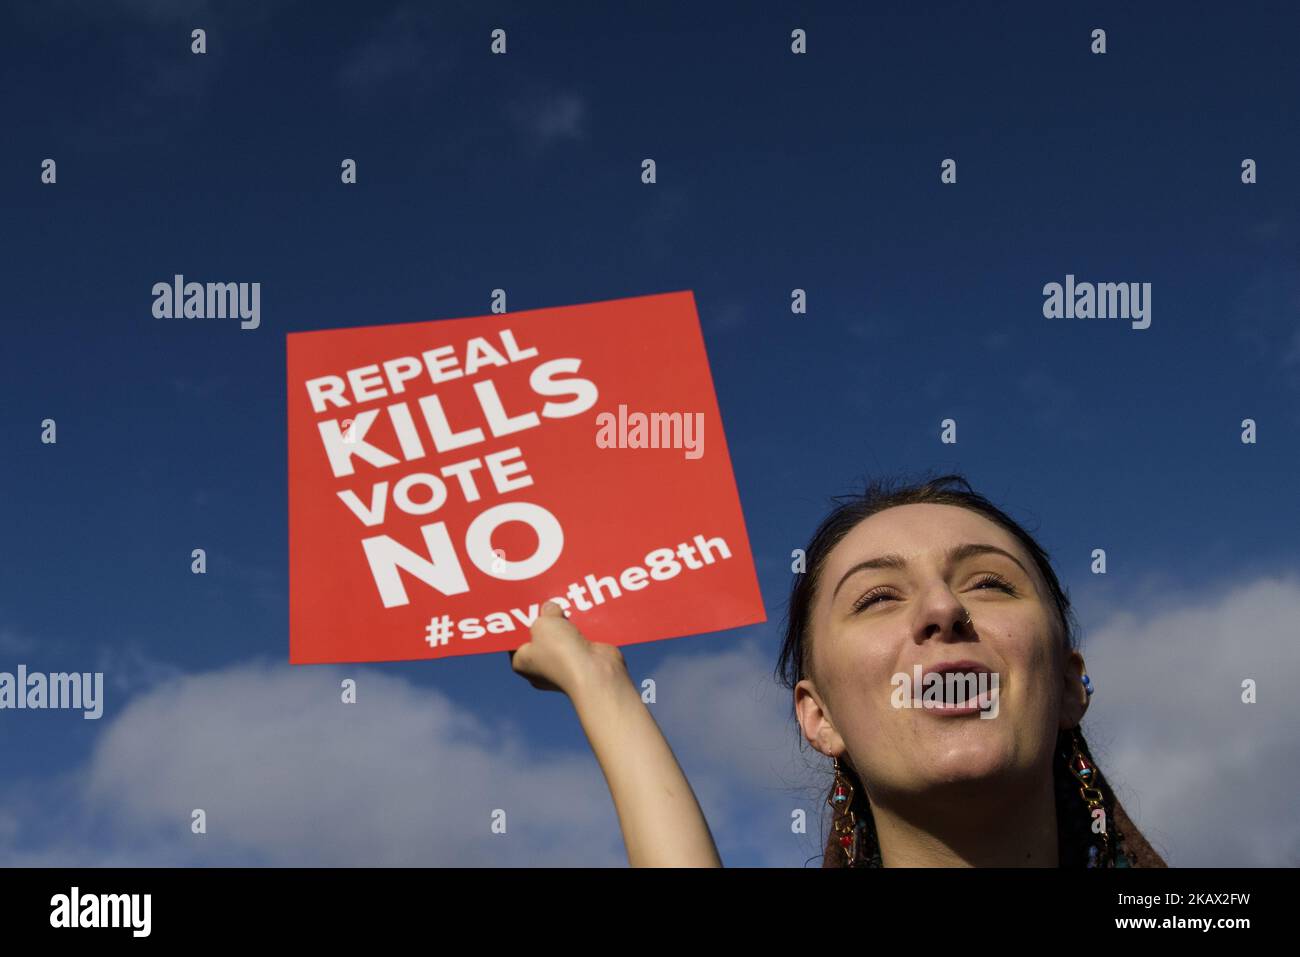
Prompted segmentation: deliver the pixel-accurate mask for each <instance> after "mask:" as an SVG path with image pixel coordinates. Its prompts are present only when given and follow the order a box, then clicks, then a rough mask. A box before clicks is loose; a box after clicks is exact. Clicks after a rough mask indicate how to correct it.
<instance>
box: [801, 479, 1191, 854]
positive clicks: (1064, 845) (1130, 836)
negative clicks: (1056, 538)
mask: <svg viewBox="0 0 1300 957" xmlns="http://www.w3.org/2000/svg"><path fill="white" fill-rule="evenodd" d="M952 486H956V487H952ZM833 501H834V502H835V503H836V507H835V508H834V509H833V510H832V511H831V513H830V514H829V515H827V516H826V518H825V519H823V520H822V523H821V525H819V526H818V527H817V531H816V532H814V533H813V536H812V540H811V541H810V542H809V543H808V547H807V548H805V549H804V562H805V565H804V570H803V571H802V572H797V573H796V574H795V578H794V584H793V585H792V587H791V591H790V602H789V606H788V608H787V612H786V627H785V639H784V641H783V643H782V645H781V654H780V657H779V659H778V661H777V667H776V670H777V677H778V679H779V680H780V681H781V683H782V684H784V685H785V686H786V688H788V689H790V690H791V691H793V690H794V687H795V685H796V684H798V683H799V681H801V680H802V679H803V678H805V677H806V676H807V674H808V672H809V666H810V664H811V661H812V656H811V649H812V642H811V638H810V635H809V616H810V613H811V609H812V605H813V599H814V597H815V596H816V594H817V588H818V585H819V584H820V579H821V575H822V572H823V570H824V568H825V564H826V558H827V556H828V555H829V554H830V552H831V550H832V549H834V548H835V546H836V545H837V544H838V543H839V542H840V540H841V539H843V538H844V536H845V535H847V534H848V533H849V532H850V531H851V530H852V529H854V528H855V527H856V526H857V525H858V524H859V523H860V522H862V521H863V520H864V519H866V518H867V517H869V516H871V515H875V514H876V513H877V512H881V511H884V510H885V509H887V508H893V507H894V506H897V505H913V504H920V503H925V504H933V505H956V506H959V507H961V508H966V509H970V510H971V511H973V512H977V513H978V514H980V515H983V516H984V517H985V518H987V519H989V520H990V521H992V522H994V523H996V524H997V525H999V526H1001V527H1002V528H1004V529H1006V530H1007V531H1008V532H1009V533H1011V534H1012V535H1014V536H1015V537H1016V540H1017V541H1019V542H1020V544H1021V545H1022V546H1023V547H1024V549H1025V551H1026V552H1027V553H1028V554H1029V557H1030V558H1031V559H1032V560H1033V562H1034V564H1035V565H1036V566H1037V568H1038V571H1039V573H1040V574H1041V575H1042V578H1043V580H1044V581H1045V582H1046V583H1047V591H1048V596H1049V598H1050V599H1051V605H1052V609H1051V610H1052V612H1053V616H1054V618H1055V620H1056V621H1057V623H1058V625H1059V627H1060V631H1061V640H1062V642H1063V643H1064V645H1065V646H1066V647H1067V648H1068V649H1075V648H1077V647H1078V623H1077V622H1076V620H1075V617H1074V612H1073V611H1072V610H1071V608H1070V599H1069V597H1068V595H1067V594H1066V592H1065V589H1063V588H1062V587H1061V583H1060V581H1058V580H1057V577H1056V572H1055V571H1054V570H1053V569H1052V563H1051V560H1050V558H1049V557H1048V555H1047V552H1045V551H1044V550H1043V548H1042V546H1040V545H1039V544H1038V542H1036V541H1035V540H1034V539H1033V538H1032V537H1031V536H1030V534H1029V533H1028V532H1026V531H1025V530H1024V529H1023V528H1022V527H1021V526H1020V525H1019V524H1017V523H1016V522H1015V521H1014V520H1013V519H1011V518H1010V517H1009V516H1008V515H1007V514H1006V513H1004V512H1003V511H1002V510H1001V509H999V508H998V507H997V506H995V505H994V504H993V503H992V502H990V501H989V500H988V499H986V498H984V497H983V496H982V495H979V494H978V493H976V492H975V491H974V490H973V489H972V488H971V486H970V483H969V482H967V481H966V479H965V478H963V477H962V476H961V475H959V474H951V473H950V474H947V475H942V476H939V477H938V478H933V479H929V480H927V481H922V482H917V483H911V484H904V483H898V482H891V481H889V480H877V481H872V482H871V483H870V484H868V486H867V487H866V488H865V489H864V491H863V492H862V493H860V494H855V495H849V496H841V497H837V498H835V499H833ZM1078 739H1079V748H1080V750H1081V751H1082V752H1083V754H1084V755H1085V756H1086V757H1087V758H1088V761H1089V762H1090V763H1091V764H1092V766H1093V767H1094V768H1096V767H1097V763H1096V761H1094V760H1093V757H1092V753H1091V751H1090V750H1089V748H1088V744H1087V742H1086V741H1085V740H1084V738H1083V732H1082V729H1079V730H1078ZM1072 742H1073V735H1072V734H1071V732H1070V731H1061V732H1060V733H1059V734H1058V735H1057V742H1056V753H1055V757H1054V759H1053V764H1052V776H1053V781H1054V790H1055V795H1056V820H1057V850H1058V852H1059V860H1060V866H1061V867H1086V866H1088V857H1089V848H1090V847H1091V846H1093V843H1092V842H1093V841H1094V840H1096V838H1097V836H1096V835H1094V834H1093V833H1092V831H1091V827H1090V823H1091V821H1090V817H1089V814H1088V811H1087V807H1086V805H1085V803H1084V801H1083V797H1082V796H1081V795H1080V793H1079V782H1078V780H1077V779H1076V778H1075V777H1074V776H1073V775H1072V773H1071V772H1070V769H1069V758H1070V754H1071V751H1072ZM840 769H841V772H842V773H843V774H844V776H845V777H846V778H847V779H848V781H849V783H850V784H851V785H852V786H853V800H852V804H851V806H850V808H849V810H850V811H852V812H853V814H854V815H855V816H856V818H857V821H858V828H859V837H858V840H857V842H856V853H855V855H854V858H853V861H852V863H849V861H848V859H847V855H846V853H845V851H844V850H843V849H842V848H841V846H840V841H839V837H838V836H837V835H836V834H835V833H834V831H833V830H832V831H831V833H830V834H829V835H828V837H827V841H826V846H825V851H824V853H823V855H822V866H823V867H844V866H865V867H873V866H874V867H879V866H880V855H879V846H878V844H877V841H876V830H875V823H874V821H873V819H872V815H871V807H870V804H869V802H868V800H867V795H866V790H865V788H864V787H863V785H862V780H861V777H860V776H859V774H858V772H857V770H856V769H855V768H854V767H853V765H852V762H851V761H850V760H848V755H844V756H842V757H841V758H840ZM1096 774H1097V778H1098V780H1097V782H1096V785H1095V786H1096V787H1097V788H1098V789H1099V790H1100V792H1101V794H1102V800H1103V807H1104V808H1105V810H1106V828H1107V835H1108V837H1109V848H1110V859H1109V860H1106V861H1103V862H1102V864H1101V866H1106V867H1115V866H1119V867H1125V866H1131V867H1165V866H1166V865H1165V862H1164V860H1163V859H1162V858H1161V857H1160V855H1159V854H1157V853H1156V851H1155V850H1154V849H1153V848H1152V847H1151V845H1150V844H1149V843H1147V841H1146V839H1145V838H1144V837H1143V836H1142V833H1141V832H1140V831H1139V830H1138V829H1137V827H1136V826H1135V825H1134V824H1133V822H1132V821H1131V820H1130V819H1129V817H1128V815H1127V814H1126V813H1125V812H1124V808H1123V806H1122V805H1121V804H1120V802H1119V800H1118V799H1117V798H1116V797H1115V795H1114V792H1113V791H1112V790H1111V788H1110V786H1109V784H1108V783H1107V782H1106V778H1105V775H1104V774H1102V773H1101V770H1100V769H1099V768H1098V769H1097V772H1096ZM833 787H834V785H833V784H832V788H833Z"/></svg>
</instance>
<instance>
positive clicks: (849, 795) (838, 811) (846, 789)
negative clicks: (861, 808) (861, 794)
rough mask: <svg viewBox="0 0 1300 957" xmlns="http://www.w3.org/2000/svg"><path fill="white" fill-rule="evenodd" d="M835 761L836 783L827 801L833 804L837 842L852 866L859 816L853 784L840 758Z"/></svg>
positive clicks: (847, 862)
mask: <svg viewBox="0 0 1300 957" xmlns="http://www.w3.org/2000/svg"><path fill="white" fill-rule="evenodd" d="M833 760H834V762H835V784H834V785H833V786H832V787H831V794H830V797H828V798H827V799H826V803H827V804H829V805H830V806H831V810H832V811H833V812H834V817H833V818H832V819H831V832H832V833H833V834H834V835H835V843H836V844H838V845H839V847H840V850H842V851H843V852H844V858H845V864H846V865H847V866H849V867H852V866H853V864H854V861H856V860H857V856H858V834H859V830H858V816H857V815H856V814H854V813H853V811H852V807H853V785H852V783H850V781H849V779H848V778H846V777H845V776H844V772H843V770H842V769H841V768H840V759H839V758H838V757H836V758H834V759H833Z"/></svg>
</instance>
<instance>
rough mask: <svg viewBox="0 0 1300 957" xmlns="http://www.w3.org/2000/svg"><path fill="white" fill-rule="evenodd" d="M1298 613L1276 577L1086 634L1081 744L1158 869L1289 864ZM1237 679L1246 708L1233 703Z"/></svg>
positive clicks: (1293, 583)
mask: <svg viewBox="0 0 1300 957" xmlns="http://www.w3.org/2000/svg"><path fill="white" fill-rule="evenodd" d="M1297 621H1300V581H1297V580H1296V579H1295V578H1294V577H1286V578H1282V577H1279V578H1265V579H1263V580H1259V581H1255V582H1251V583H1248V584H1243V585H1238V586H1232V587H1224V588H1222V589H1219V590H1215V591H1211V592H1207V593H1205V594H1204V595H1193V596H1189V597H1188V598H1187V600H1186V601H1185V602H1184V603H1183V604H1181V605H1180V606H1175V607H1173V608H1167V609H1165V610H1162V611H1160V612H1157V613H1156V614H1154V615H1151V616H1148V617H1146V618H1140V617H1139V616H1137V615H1135V614H1132V613H1127V612H1125V613H1118V614H1115V615H1114V616H1113V617H1111V619H1110V620H1109V621H1108V622H1107V623H1106V624H1105V625H1103V626H1102V627H1100V628H1097V629H1095V630H1094V631H1092V633H1091V634H1090V635H1088V636H1087V638H1086V640H1085V645H1084V648H1083V652H1084V656H1085V658H1086V659H1087V662H1088V673H1089V675H1090V676H1091V677H1092V678H1093V681H1094V683H1095V685H1096V687H1097V693H1096V694H1095V695H1094V698H1093V702H1092V706H1091V708H1090V709H1089V714H1088V716H1087V718H1085V719H1084V729H1085V731H1087V732H1088V741H1089V745H1090V746H1091V747H1092V748H1093V753H1094V755H1095V756H1096V757H1097V760H1098V762H1099V763H1100V764H1101V767H1102V770H1103V771H1105V772H1106V774H1107V776H1108V778H1110V780H1111V781H1112V783H1113V784H1114V785H1115V787H1116V788H1117V790H1118V792H1119V796H1120V799H1121V800H1122V801H1123V802H1124V806H1125V809H1126V810H1127V811H1128V812H1129V813H1130V814H1131V815H1132V816H1133V818H1134V819H1135V821H1136V822H1137V824H1138V826H1139V827H1140V828H1141V829H1142V831H1143V833H1144V834H1145V835H1146V836H1147V838H1148V840H1150V841H1151V843H1152V844H1153V845H1155V846H1156V848H1157V850H1160V851H1162V852H1163V853H1164V855H1165V859H1166V861H1167V862H1168V863H1169V864H1170V865H1171V866H1177V867H1222V866H1296V865H1298V864H1300V816H1297V815H1296V813H1295V794H1296V789H1297V787H1300V772H1297V767H1300V743H1298V742H1297V740H1296V736H1295V728H1296V724H1297V717H1300V708H1297V706H1296V699H1295V698H1294V697H1293V695H1294V694H1295V689H1296V688H1297V687H1300V633H1298V632H1300V628H1298V627H1297V624H1296V622H1297ZM1246 678H1253V679H1255V681H1256V682H1257V683H1258V687H1259V692H1258V693H1259V700H1258V703H1257V704H1243V703H1242V701H1241V694H1242V688H1241V682H1242V680H1243V679H1246Z"/></svg>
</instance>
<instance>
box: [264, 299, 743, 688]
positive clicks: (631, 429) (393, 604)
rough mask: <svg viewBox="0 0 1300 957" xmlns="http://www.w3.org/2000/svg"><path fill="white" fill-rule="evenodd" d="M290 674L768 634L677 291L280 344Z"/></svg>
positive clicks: (692, 334)
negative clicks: (541, 619)
mask: <svg viewBox="0 0 1300 957" xmlns="http://www.w3.org/2000/svg"><path fill="white" fill-rule="evenodd" d="M286 354H287V371H288V434H289V450H288V451H289V661H290V663H292V664H321V663H327V662H360V661H403V660H413V659H420V658H443V657H447V656H450V655H469V654H479V653H483V652H493V651H508V650H513V649H515V648H518V647H519V646H520V645H522V644H524V643H525V642H527V641H528V640H529V637H530V636H529V625H530V624H531V623H532V621H533V619H534V618H535V617H536V615H537V611H538V609H539V608H540V606H541V605H542V603H544V602H545V601H546V600H548V599H556V600H560V603H561V604H562V605H564V606H565V607H567V609H568V611H569V615H570V620H571V621H572V622H573V623H574V624H575V625H577V626H578V628H579V629H580V630H581V631H582V633H583V634H584V635H586V636H587V637H588V638H589V639H591V640H593V641H603V642H608V643H610V644H616V645H627V644H634V643H636V642H642V641H654V640H657V639H663V638H675V637H679V636H682V635H693V634H701V633H704V632H711V631H719V630H722V629H726V628H735V627H739V626H741V625H749V624H755V623H757V622H762V621H766V620H767V616H766V612H765V610H764V608H763V601H762V596H761V595H760V593H759V588H758V579H757V576H756V574H755V571H754V561H753V556H752V555H751V553H750V548H749V537H748V534H747V533H746V530H745V522H744V516H743V515H742V513H741V509H740V500H739V496H738V495H737V492H736V482H735V477H734V476H733V474H732V471H731V457H730V456H729V455H728V453H727V443H726V438H725V436H724V435H723V429H722V419H721V416H720V415H719V412H718V404H717V398H716V396H715V395H714V391H713V380H712V376H711V375H710V374H709V365H708V358H707V356H706V354H705V351H704V339H703V337H702V335H701V333H700V325H699V318H698V316H697V315H696V310H695V297H694V294H693V293H691V292H690V291H682V292H672V293H663V294H660V295H653V296H638V297H634V298H630V299H616V300H610V301H606V302H595V303H586V304H583V305H576V306H565V307H561V308H554V309H532V310H528V311H525V312H514V313H507V314H504V315H487V316H478V317H474V318H468V319H445V320H440V321H435V322H410V323H401V324H395V325H383V326H362V327H357V328H349V329H331V330H322V331H318V332H296V333H289V334H288V335H287V336H286Z"/></svg>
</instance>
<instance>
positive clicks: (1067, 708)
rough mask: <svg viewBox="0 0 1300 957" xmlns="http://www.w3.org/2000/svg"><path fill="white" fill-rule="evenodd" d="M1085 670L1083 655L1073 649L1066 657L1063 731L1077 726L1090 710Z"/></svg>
mask: <svg viewBox="0 0 1300 957" xmlns="http://www.w3.org/2000/svg"><path fill="white" fill-rule="evenodd" d="M1085 670H1086V669H1085V665H1084V661H1083V655H1081V654H1079V652H1077V651H1071V652H1070V654H1069V656H1068V657H1067V658H1066V659H1065V675H1064V677H1063V678H1062V681H1063V682H1064V686H1063V687H1062V689H1061V721H1060V728H1061V730H1062V731H1068V730H1070V729H1071V728H1077V727H1078V726H1079V722H1081V721H1082V720H1083V715H1084V713H1085V712H1086V711H1087V710H1088V697H1089V695H1088V689H1087V688H1085V687H1084V684H1083V676H1084V673H1085Z"/></svg>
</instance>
